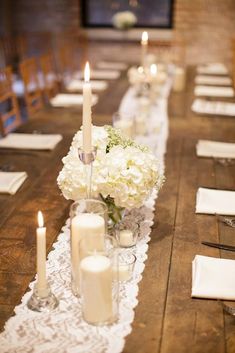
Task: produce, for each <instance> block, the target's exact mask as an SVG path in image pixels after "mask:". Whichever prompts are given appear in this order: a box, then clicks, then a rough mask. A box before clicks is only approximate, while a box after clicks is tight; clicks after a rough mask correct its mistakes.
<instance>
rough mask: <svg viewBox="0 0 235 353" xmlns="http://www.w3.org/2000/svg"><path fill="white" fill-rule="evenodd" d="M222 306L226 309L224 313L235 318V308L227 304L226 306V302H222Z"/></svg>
mask: <svg viewBox="0 0 235 353" xmlns="http://www.w3.org/2000/svg"><path fill="white" fill-rule="evenodd" d="M221 305H222V307H223V309H224V311H226V313H228V314H230V315H232V316H235V307H234V308H233V307H232V306H229V305H227V304H225V303H224V302H221Z"/></svg>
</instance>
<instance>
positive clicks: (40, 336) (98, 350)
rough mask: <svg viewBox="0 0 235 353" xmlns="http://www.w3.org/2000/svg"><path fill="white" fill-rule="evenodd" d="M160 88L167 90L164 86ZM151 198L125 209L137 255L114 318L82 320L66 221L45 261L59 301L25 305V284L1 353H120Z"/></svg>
mask: <svg viewBox="0 0 235 353" xmlns="http://www.w3.org/2000/svg"><path fill="white" fill-rule="evenodd" d="M168 86H169V84H168ZM165 89H166V91H167V92H168V93H169V89H167V85H166V87H165ZM132 93H133V92H132V89H129V90H128V92H127V94H126V95H125V96H124V100H123V101H122V104H123V102H124V103H125V102H127V103H128V101H130V100H131V101H132V102H133V100H134V99H133V96H132ZM162 99H163V100H164V101H162V103H159V105H158V106H156V107H155V110H154V109H153V112H152V115H154V112H155V113H156V112H157V114H158V116H157V117H156V118H157V119H159V120H160V121H162V124H161V129H160V130H159V133H158V134H156V133H155V140H157V141H158V144H157V145H158V146H157V150H156V153H157V155H158V157H159V158H160V160H161V162H162V165H163V158H164V152H165V148H166V141H167V133H168V128H167V124H168V122H167V104H166V103H167V95H165V97H164V98H162ZM123 106H124V105H123ZM160 113H161V114H160ZM155 147H156V146H155ZM156 198H157V192H156V190H154V191H153V193H152V194H151V196H150V197H149V199H148V200H147V201H146V202H145V204H144V205H143V206H142V207H141V208H140V209H136V210H132V211H130V213H129V216H131V217H135V219H136V218H138V220H139V223H140V229H141V234H140V239H139V241H138V243H137V245H136V247H135V249H134V250H133V251H134V252H135V254H136V257H137V262H136V265H135V269H134V273H133V278H132V279H131V280H130V281H129V282H127V283H120V307H119V319H118V322H117V323H115V324H112V325H110V326H104V327H95V326H92V325H88V324H87V323H86V322H84V320H83V319H82V316H81V305H80V302H79V300H78V299H77V298H76V297H74V296H73V294H72V293H71V289H70V242H69V239H70V230H69V220H67V222H66V224H65V226H64V227H63V228H62V231H61V233H60V234H59V236H58V239H57V241H56V243H55V244H54V247H53V250H52V251H51V252H50V253H49V255H48V260H47V274H48V280H49V283H50V285H51V288H52V290H53V292H54V294H55V295H56V296H57V298H58V299H59V300H60V304H59V307H58V308H57V309H56V310H55V311H53V312H51V313H36V312H33V311H30V310H29V309H28V308H27V306H26V303H27V301H28V299H29V297H30V296H31V295H32V289H33V286H34V283H35V281H34V282H32V283H30V286H29V287H30V289H31V290H30V291H29V292H28V293H26V294H25V295H24V296H23V298H22V302H21V304H20V305H18V306H17V307H16V308H15V314H16V315H15V316H14V317H12V318H10V319H9V320H8V321H7V323H6V325H5V330H4V332H3V333H2V334H1V335H0V347H1V348H0V351H1V353H33V352H34V353H104V352H106V353H120V352H121V351H122V350H123V347H124V344H125V340H124V339H125V337H126V336H127V335H128V334H129V333H130V332H131V324H132V322H133V319H134V308H135V307H136V305H137V304H138V300H137V295H138V283H139V282H140V280H141V278H142V272H143V271H144V267H145V264H144V262H145V261H146V259H147V250H148V242H149V240H150V237H149V235H150V232H151V226H152V224H153V217H154V207H155V200H156Z"/></svg>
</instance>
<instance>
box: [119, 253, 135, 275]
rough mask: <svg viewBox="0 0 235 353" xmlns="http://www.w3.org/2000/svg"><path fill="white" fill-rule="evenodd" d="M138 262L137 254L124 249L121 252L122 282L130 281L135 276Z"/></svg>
mask: <svg viewBox="0 0 235 353" xmlns="http://www.w3.org/2000/svg"><path fill="white" fill-rule="evenodd" d="M135 263H136V256H135V254H133V253H131V252H130V251H125V250H124V251H122V252H121V253H120V254H119V266H118V278H119V281H120V282H128V281H130V280H131V279H132V277H133V272H134V268H135Z"/></svg>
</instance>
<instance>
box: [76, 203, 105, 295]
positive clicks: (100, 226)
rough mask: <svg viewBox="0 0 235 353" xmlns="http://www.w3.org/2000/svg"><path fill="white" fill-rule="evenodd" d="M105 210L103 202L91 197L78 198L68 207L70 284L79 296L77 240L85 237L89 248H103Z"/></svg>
mask: <svg viewBox="0 0 235 353" xmlns="http://www.w3.org/2000/svg"><path fill="white" fill-rule="evenodd" d="M107 212H108V210H107V206H106V204H105V203H104V202H102V201H99V200H93V199H86V200H85V199H82V200H78V201H76V202H74V203H73V204H72V206H71V208H70V234H71V237H70V246H71V286H72V292H73V294H74V295H76V296H79V262H80V259H79V249H78V244H79V241H80V240H81V239H82V238H86V242H87V244H89V248H90V249H91V250H92V249H95V250H102V249H103V243H104V240H103V239H104V236H105V234H106V232H107Z"/></svg>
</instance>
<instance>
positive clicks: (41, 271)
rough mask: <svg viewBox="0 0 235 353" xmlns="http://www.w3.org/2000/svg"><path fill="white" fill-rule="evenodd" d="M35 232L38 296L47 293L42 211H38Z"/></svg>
mask: <svg viewBox="0 0 235 353" xmlns="http://www.w3.org/2000/svg"><path fill="white" fill-rule="evenodd" d="M36 233H37V275H38V277H37V290H38V294H39V296H42V297H43V296H45V295H47V279H46V228H45V227H44V224H43V215H42V212H41V211H39V212H38V228H37V230H36Z"/></svg>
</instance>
